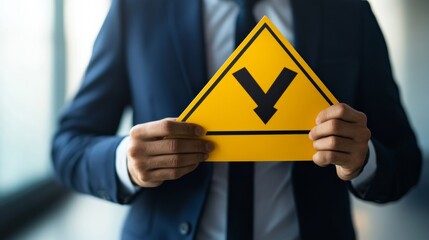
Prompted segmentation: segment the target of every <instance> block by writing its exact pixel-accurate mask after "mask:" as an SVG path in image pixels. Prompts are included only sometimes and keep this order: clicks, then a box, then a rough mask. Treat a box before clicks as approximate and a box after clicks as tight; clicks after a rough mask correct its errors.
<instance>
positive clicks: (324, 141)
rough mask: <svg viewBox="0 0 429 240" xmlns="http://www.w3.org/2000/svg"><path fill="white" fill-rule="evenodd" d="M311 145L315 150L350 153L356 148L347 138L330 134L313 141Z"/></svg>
mask: <svg viewBox="0 0 429 240" xmlns="http://www.w3.org/2000/svg"><path fill="white" fill-rule="evenodd" d="M313 147H314V149H315V150H316V151H335V152H342V153H352V152H353V151H354V150H355V148H356V144H355V142H354V141H353V140H350V139H348V138H342V137H336V136H330V137H326V138H321V139H318V140H316V141H314V142H313Z"/></svg>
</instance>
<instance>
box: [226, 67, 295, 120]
mask: <svg viewBox="0 0 429 240" xmlns="http://www.w3.org/2000/svg"><path fill="white" fill-rule="evenodd" d="M296 74H297V73H296V72H294V71H292V70H290V69H287V68H283V70H282V71H281V72H280V74H279V76H278V77H277V79H276V80H275V81H274V83H273V84H272V85H271V87H270V89H268V91H267V93H265V92H264V91H263V90H262V88H261V87H260V86H259V84H258V83H257V82H256V81H255V79H254V78H253V77H252V75H250V73H249V71H247V69H246V68H242V69H240V70H238V71H237V72H235V73H233V75H234V77H235V78H236V79H237V81H238V82H239V83H240V84H241V86H242V87H243V88H244V90H246V92H247V93H248V94H249V95H250V97H252V99H253V101H255V103H256V104H257V105H258V107H257V108H255V109H254V111H255V112H256V114H258V116H259V118H260V119H261V120H262V121H263V122H264V123H265V124H267V122H268V121H270V119H271V118H272V117H273V115H274V113H276V111H277V109H276V108H274V105H275V104H276V103H277V101H278V100H279V99H280V97H281V96H282V95H283V93H284V92H285V91H286V89H287V88H288V86H289V84H290V83H291V82H292V80H293V79H294V78H295V76H296Z"/></svg>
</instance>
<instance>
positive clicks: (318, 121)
mask: <svg viewBox="0 0 429 240" xmlns="http://www.w3.org/2000/svg"><path fill="white" fill-rule="evenodd" d="M316 124H317V125H319V124H320V117H319V116H317V118H316Z"/></svg>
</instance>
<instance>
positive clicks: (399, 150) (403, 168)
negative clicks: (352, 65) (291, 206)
mask: <svg viewBox="0 0 429 240" xmlns="http://www.w3.org/2000/svg"><path fill="white" fill-rule="evenodd" d="M363 4H364V7H363V32H362V37H363V41H362V44H363V45H362V58H361V59H362V62H361V66H362V71H361V76H360V78H361V83H362V84H361V85H360V86H359V88H360V89H359V92H360V95H359V101H358V108H359V109H360V110H362V111H363V112H364V113H365V114H366V115H367V117H368V128H369V129H370V130H371V132H372V141H373V143H374V147H375V150H376V155H377V170H376V172H375V175H374V178H373V179H372V181H371V182H370V184H369V188H368V190H367V191H366V192H365V193H364V194H360V193H357V192H356V191H353V189H352V191H353V192H354V194H355V195H356V196H357V197H360V198H362V199H365V200H369V201H374V202H379V203H384V202H389V201H394V200H397V199H399V198H400V197H402V196H403V195H404V194H405V193H407V192H408V191H409V190H410V189H411V188H412V187H413V186H414V185H416V184H417V182H418V180H419V176H420V167H421V153H420V150H419V148H418V146H417V142H416V138H415V135H414V133H413V131H412V129H411V126H410V124H409V122H408V119H407V117H406V114H405V112H404V109H403V108H402V105H401V102H400V96H399V91H398V88H397V86H396V84H395V82H394V80H393V76H392V69H391V66H390V62H389V57H388V52H387V46H386V43H385V40H384V38H383V35H382V33H381V30H380V27H379V26H378V24H377V21H376V19H375V16H374V15H373V13H372V11H371V9H370V6H369V4H368V3H367V2H365V1H364V2H363Z"/></svg>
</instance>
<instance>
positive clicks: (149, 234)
mask: <svg viewBox="0 0 429 240" xmlns="http://www.w3.org/2000/svg"><path fill="white" fill-rule="evenodd" d="M292 6H293V12H294V19H295V29H294V30H295V35H296V46H297V49H298V52H300V54H301V55H302V56H303V58H304V59H306V61H307V62H308V63H309V65H310V66H311V67H312V68H313V69H314V70H315V72H316V73H317V74H318V75H319V77H320V78H321V79H322V81H324V83H325V84H326V85H327V86H328V88H329V89H330V90H331V91H332V92H333V94H334V95H335V96H336V97H337V98H338V99H339V100H340V101H341V102H345V103H347V104H349V105H351V106H352V107H354V108H356V109H358V110H360V111H363V112H364V113H365V114H366V115H367V117H368V126H369V129H370V130H371V131H372V136H373V137H372V141H373V142H374V145H375V148H376V152H377V165H378V167H377V171H376V173H375V177H374V180H373V182H372V183H371V185H370V187H369V190H368V191H367V192H365V193H363V194H358V193H357V192H355V191H354V190H353V188H351V187H350V186H349V183H347V182H344V181H341V180H340V179H339V178H338V177H337V176H336V173H335V168H334V167H327V168H320V167H317V166H316V165H315V164H314V163H312V162H305V163H304V162H300V163H294V166H293V186H294V194H295V200H296V207H297V213H298V220H299V226H300V234H301V237H302V239H341V240H344V239H354V238H355V234H354V230H353V224H352V220H351V211H350V203H349V190H351V191H352V192H354V193H355V194H356V195H357V196H358V197H360V198H362V199H365V200H369V201H374V202H379V203H382V202H388V201H392V200H396V199H398V198H400V197H401V196H403V195H404V194H405V193H406V192H407V191H408V190H409V189H410V188H411V187H412V186H413V185H414V184H416V182H417V181H418V178H419V173H420V161H421V156H420V152H419V149H418V147H417V144H416V139H415V136H414V134H413V132H412V130H411V128H410V125H409V123H408V120H407V118H406V116H405V113H404V110H403V109H402V107H401V103H400V97H399V94H398V89H397V86H396V85H395V83H394V81H393V78H392V72H391V68H390V63H389V59H388V53H387V49H386V45H385V42H384V39H383V36H382V34H381V31H380V29H379V26H378V24H377V22H376V20H375V18H374V16H373V14H372V12H371V10H370V7H369V5H368V3H367V2H365V1H360V0H323V1H322V0H293V1H292ZM203 27H204V26H203V21H202V9H201V1H199V0H156V1H155V0H152V1H151V0H113V2H112V7H111V9H110V11H109V13H108V16H107V18H106V20H105V23H104V25H103V27H102V29H101V31H100V33H99V36H98V38H97V41H96V43H95V46H94V51H93V55H92V59H91V61H90V64H89V66H88V69H87V72H86V74H85V77H84V81H83V83H82V86H81V88H80V90H79V92H78V93H77V95H76V97H75V98H74V100H73V101H72V103H71V104H70V105H69V106H68V108H67V109H66V110H65V112H64V114H63V115H62V117H61V121H60V126H59V130H58V132H57V134H56V136H55V138H54V142H53V151H52V154H53V161H54V165H55V170H56V173H57V175H58V177H59V178H60V179H61V181H62V182H63V183H65V184H66V185H67V186H69V187H70V188H72V189H75V190H77V191H80V192H83V193H87V194H92V195H95V196H98V197H101V198H104V199H107V200H110V201H113V202H118V203H129V204H131V205H132V208H131V211H130V213H129V216H128V218H127V220H126V222H125V224H124V231H123V237H124V238H125V239H134V238H136V239H137V238H140V239H192V238H193V237H194V236H195V231H196V229H197V228H198V223H199V219H200V217H201V212H202V209H203V207H204V203H205V200H206V198H207V190H208V189H209V184H210V179H211V174H212V164H210V163H206V164H201V165H200V166H199V167H198V169H196V170H195V171H194V172H192V173H190V174H188V175H186V176H184V177H182V178H180V179H179V180H176V181H168V182H165V183H164V184H163V185H161V186H160V187H157V188H153V189H142V190H140V191H139V193H138V194H136V195H135V196H133V197H132V198H131V199H130V198H129V196H123V195H121V192H120V191H119V182H118V178H117V175H116V173H115V150H116V147H117V145H118V144H119V142H120V141H121V137H118V136H115V133H116V131H117V128H118V124H119V121H120V119H121V116H122V113H123V111H124V109H125V108H127V107H129V106H130V107H131V108H132V110H133V123H134V124H139V123H144V122H148V121H153V120H158V119H162V118H165V117H174V116H178V115H179V114H180V113H181V112H182V111H183V110H184V109H185V107H186V106H187V105H188V104H189V103H190V102H191V100H192V99H193V98H194V97H195V96H196V94H197V93H198V92H199V91H200V89H201V88H202V87H203V86H204V85H205V84H206V82H207V81H208V75H207V70H206V57H205V49H204V34H203V33H204V31H203Z"/></svg>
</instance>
